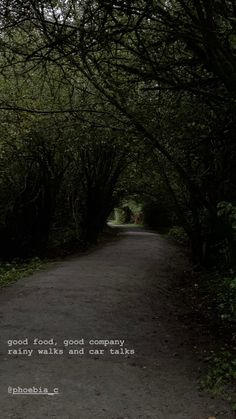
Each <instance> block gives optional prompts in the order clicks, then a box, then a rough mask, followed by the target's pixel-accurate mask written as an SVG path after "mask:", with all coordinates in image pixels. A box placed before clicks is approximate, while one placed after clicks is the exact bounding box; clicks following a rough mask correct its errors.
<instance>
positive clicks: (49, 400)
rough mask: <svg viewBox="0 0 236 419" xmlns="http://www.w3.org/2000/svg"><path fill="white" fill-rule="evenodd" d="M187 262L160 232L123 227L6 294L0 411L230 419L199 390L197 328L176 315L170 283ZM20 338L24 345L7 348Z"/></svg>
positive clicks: (32, 415) (27, 416)
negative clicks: (108, 239)
mask: <svg viewBox="0 0 236 419" xmlns="http://www.w3.org/2000/svg"><path fill="white" fill-rule="evenodd" d="M185 267H186V260H185V257H184V255H183V254H182V252H181V250H180V249H179V248H178V247H176V246H175V245H173V244H171V243H169V242H168V241H167V240H166V239H164V238H163V237H161V236H160V235H158V234H154V233H151V232H148V231H145V230H142V229H138V228H127V229H126V228H123V230H121V233H120V235H119V237H118V239H116V240H114V241H112V242H110V243H106V244H105V245H104V246H102V247H100V248H97V249H95V250H92V251H91V252H89V253H87V254H84V255H82V256H81V255H80V256H78V257H73V258H68V259H67V260H64V261H61V262H53V263H50V264H48V265H47V266H45V267H44V269H42V270H41V271H39V272H37V273H35V274H33V275H32V276H30V277H28V278H25V279H22V280H20V281H19V282H18V283H17V284H13V285H12V286H10V287H8V288H5V289H4V290H2V291H1V294H0V316H1V317H0V319H1V326H0V331H1V366H0V375H1V382H0V387H1V388H0V404H1V415H0V416H1V417H2V418H4V419H6V418H14V419H44V418H57V419H149V418H150V419H207V418H208V417H216V419H226V418H227V419H231V418H233V416H232V415H231V413H230V411H229V406H228V405H227V404H226V403H224V402H223V401H222V400H219V399H212V398H210V397H209V396H207V395H206V394H204V393H201V392H199V389H198V381H197V380H198V377H199V368H201V367H202V364H201V361H199V360H198V358H197V355H196V353H195V350H194V346H196V333H195V332H194V331H193V332H191V330H189V327H187V326H186V324H185V323H183V321H182V320H181V318H182V317H183V316H182V314H183V313H182V310H183V308H182V307H181V305H180V303H179V300H178V296H177V293H178V290H177V289H176V278H177V277H178V275H179V274H180V273H181V272H183V270H184V269H185ZM181 316H182V317H181ZM16 339H17V340H23V342H22V343H21V344H19V345H12V346H8V345H7V342H8V341H9V345H10V344H11V342H10V341H11V340H16ZM52 339H53V341H52ZM42 340H43V341H47V342H48V344H47V343H46V344H45V345H42V344H41V345H39V343H40V341H42ZM68 341H73V343H74V344H73V345H69V346H68V344H69V343H72V342H68ZM89 342H90V343H89ZM27 343H28V344H27ZM34 343H35V344H34ZM104 345H105V346H104ZM8 350H9V351H11V352H9V354H8V353H7V351H8ZM38 350H39V351H41V353H39V352H38ZM42 350H43V351H44V352H42ZM69 350H70V351H71V350H72V351H73V353H72V352H70V354H69ZM76 350H77V352H76ZM30 351H32V352H30ZM132 351H134V353H133V352H132ZM8 387H10V389H9V391H11V388H14V389H17V392H19V393H20V392H21V389H30V388H33V387H34V389H33V390H34V391H38V392H39V391H40V388H41V391H42V392H43V394H17V395H16V394H15V395H13V394H8V392H7V391H8ZM45 388H47V389H48V392H52V393H53V395H45V394H44V389H45ZM54 389H55V390H54ZM57 389H58V390H57ZM14 391H16V390H14ZM24 391H25V390H24ZM54 391H55V394H54ZM57 391H58V392H59V394H57Z"/></svg>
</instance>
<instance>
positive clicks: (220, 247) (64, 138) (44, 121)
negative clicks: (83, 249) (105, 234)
mask: <svg viewBox="0 0 236 419" xmlns="http://www.w3.org/2000/svg"><path fill="white" fill-rule="evenodd" d="M0 25H1V29H0V30H1V38H0V51H1V56H0V123H1V145H0V167H1V171H0V198H1V200H0V256H1V257H2V258H5V257H7V258H14V257H19V256H20V257H27V256H30V255H41V254H43V253H45V251H46V249H47V246H48V243H49V242H51V241H53V240H54V239H55V240H57V241H59V242H60V241H61V243H63V242H65V241H66V240H75V241H78V242H91V241H96V239H97V237H98V236H99V234H100V233H101V232H102V230H103V229H104V226H105V225H106V220H107V218H108V216H109V214H110V213H111V211H112V210H113V209H114V208H115V207H116V206H118V205H119V202H121V201H122V200H123V199H126V198H127V197H134V196H135V197H138V200H139V202H142V203H143V211H144V213H145V214H144V218H145V219H147V222H148V219H149V220H150V218H151V222H150V224H151V226H153V227H155V226H158V225H160V224H164V225H168V226H169V227H172V226H176V225H177V226H180V227H181V228H182V229H183V231H184V232H185V234H186V236H187V237H188V242H189V244H190V246H191V251H192V258H193V261H194V263H195V265H199V266H208V267H211V266H215V265H216V264H217V262H218V263H220V266H221V267H223V268H224V269H233V268H234V265H235V259H236V258H235V252H236V244H235V228H236V206H235V204H236V164H235V161H236V143H235V124H236V119H235V111H236V108H235V100H236V4H235V2H234V0H229V1H228V0H211V1H209V0H194V1H188V0H170V1H168V2H166V1H162V0H160V1H135V2H134V1H119V0H117V1H114V2H110V1H108V2H106V1H103V2H100V1H96V2H95V1H91V0H83V1H74V0H67V1H63V0H62V1H53V0H51V1H27V0H26V1H24V2H22V1H18V0H3V1H2V2H1V6H0ZM155 218H156V220H155Z"/></svg>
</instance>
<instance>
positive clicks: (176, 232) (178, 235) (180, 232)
mask: <svg viewBox="0 0 236 419" xmlns="http://www.w3.org/2000/svg"><path fill="white" fill-rule="evenodd" d="M168 235H169V236H170V237H173V238H174V239H175V240H178V241H179V242H180V243H187V241H188V236H187V234H186V233H185V231H184V229H183V227H180V226H174V227H172V228H171V229H170V230H169V232H168Z"/></svg>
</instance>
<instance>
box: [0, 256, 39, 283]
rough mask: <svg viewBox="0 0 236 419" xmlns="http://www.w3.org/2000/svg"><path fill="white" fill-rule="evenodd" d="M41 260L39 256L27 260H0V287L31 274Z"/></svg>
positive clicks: (37, 267)
mask: <svg viewBox="0 0 236 419" xmlns="http://www.w3.org/2000/svg"><path fill="white" fill-rule="evenodd" d="M41 265H42V261H41V260H40V259H39V258H37V257H36V258H33V259H31V260H29V261H28V262H20V261H13V262H9V263H7V262H1V263H0V288H3V287H6V286H8V285H10V284H12V283H13V282H16V281H18V280H19V279H21V278H23V277H25V276H27V275H30V274H32V273H33V272H34V271H36V270H37V269H39V268H40V267H41Z"/></svg>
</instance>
